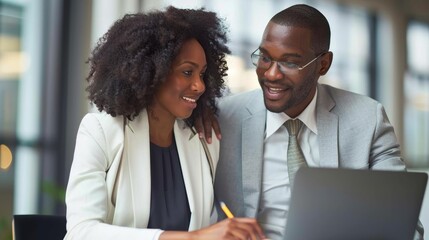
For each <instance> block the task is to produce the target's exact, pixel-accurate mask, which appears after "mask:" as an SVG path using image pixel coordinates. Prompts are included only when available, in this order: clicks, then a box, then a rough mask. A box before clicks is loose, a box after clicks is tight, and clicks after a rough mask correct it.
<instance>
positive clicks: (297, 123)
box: [284, 119, 302, 136]
mask: <svg viewBox="0 0 429 240" xmlns="http://www.w3.org/2000/svg"><path fill="white" fill-rule="evenodd" d="M284 125H285V126H286V129H287V131H288V133H289V135H293V136H295V135H297V134H298V132H299V129H300V128H301V126H302V122H301V120H299V119H289V120H287V121H286V122H285V124H284Z"/></svg>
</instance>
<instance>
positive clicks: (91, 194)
mask: <svg viewBox="0 0 429 240" xmlns="http://www.w3.org/2000/svg"><path fill="white" fill-rule="evenodd" d="M174 136H175V140H176V144H177V150H178V153H179V158H180V164H181V167H182V173H183V179H184V182H185V187H186V191H187V196H188V201H189V207H190V210H191V219H190V223H189V230H190V231H191V230H196V229H200V228H202V227H206V226H208V225H209V224H210V213H211V210H212V206H213V184H212V178H211V174H210V166H209V162H208V160H207V157H206V153H205V151H204V148H203V145H202V144H201V142H200V139H199V138H198V136H195V134H194V133H193V132H192V130H191V129H190V128H189V127H186V125H185V123H184V122H183V121H182V120H176V122H175V124H174ZM207 146H208V148H209V151H210V154H211V157H212V159H213V161H214V163H213V166H216V163H217V160H218V156H219V142H218V141H217V140H216V138H213V143H212V144H208V145H207ZM149 149H150V140H149V122H148V117H147V113H146V111H143V112H142V113H141V114H140V115H139V116H138V117H137V118H136V119H134V120H133V121H127V123H126V124H125V125H124V118H123V117H112V116H110V115H108V114H106V113H89V114H87V115H86V116H85V117H84V118H83V119H82V122H81V124H80V127H79V130H78V133H77V139H76V148H75V152H74V158H73V164H72V167H71V171H70V177H69V182H68V186H67V192H66V206H67V234H66V236H65V239H79V240H82V239H91V240H92V239H115V240H116V239H158V237H159V235H160V233H161V230H160V229H147V228H146V227H147V224H148V221H149V216H150V198H151V189H150V188H151V176H150V151H149ZM213 170H214V169H213Z"/></svg>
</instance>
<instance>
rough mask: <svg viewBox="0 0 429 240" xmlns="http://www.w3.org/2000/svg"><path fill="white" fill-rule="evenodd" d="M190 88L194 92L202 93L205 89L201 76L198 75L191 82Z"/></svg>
mask: <svg viewBox="0 0 429 240" xmlns="http://www.w3.org/2000/svg"><path fill="white" fill-rule="evenodd" d="M192 90H193V91H195V92H199V93H203V92H204V91H205V90H206V85H205V83H204V80H203V79H202V77H200V76H198V77H196V78H195V80H194V81H193V83H192Z"/></svg>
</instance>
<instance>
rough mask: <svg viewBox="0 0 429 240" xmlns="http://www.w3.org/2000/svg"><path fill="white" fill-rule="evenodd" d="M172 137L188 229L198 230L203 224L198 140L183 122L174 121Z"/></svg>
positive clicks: (200, 163) (199, 145)
mask: <svg viewBox="0 0 429 240" xmlns="http://www.w3.org/2000/svg"><path fill="white" fill-rule="evenodd" d="M174 136H175V139H176V144H177V151H178V153H179V158H180V165H181V168H182V174H183V180H184V182H185V188H186V194H187V196H188V201H189V208H190V210H191V221H190V223H189V229H199V228H201V227H202V225H201V224H202V223H204V221H203V216H204V199H203V197H204V196H203V192H204V189H203V188H204V181H203V176H202V169H203V166H202V161H201V158H202V157H203V156H202V154H201V152H202V149H201V144H200V140H199V138H198V137H197V136H195V133H193V132H192V131H191V129H190V128H189V127H186V125H185V123H184V122H183V121H176V123H175V124H174ZM210 187H211V188H213V186H210ZM206 197H207V196H206Z"/></svg>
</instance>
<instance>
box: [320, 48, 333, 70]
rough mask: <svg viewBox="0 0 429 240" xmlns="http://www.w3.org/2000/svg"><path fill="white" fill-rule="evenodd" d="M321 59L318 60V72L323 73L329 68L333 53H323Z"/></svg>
mask: <svg viewBox="0 0 429 240" xmlns="http://www.w3.org/2000/svg"><path fill="white" fill-rule="evenodd" d="M321 58H322V59H321V61H320V70H319V74H320V75H321V76H322V75H325V74H326V73H327V72H328V70H329V68H330V67H331V63H332V58H333V53H332V52H331V51H329V52H327V53H325V54H323V56H321Z"/></svg>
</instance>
